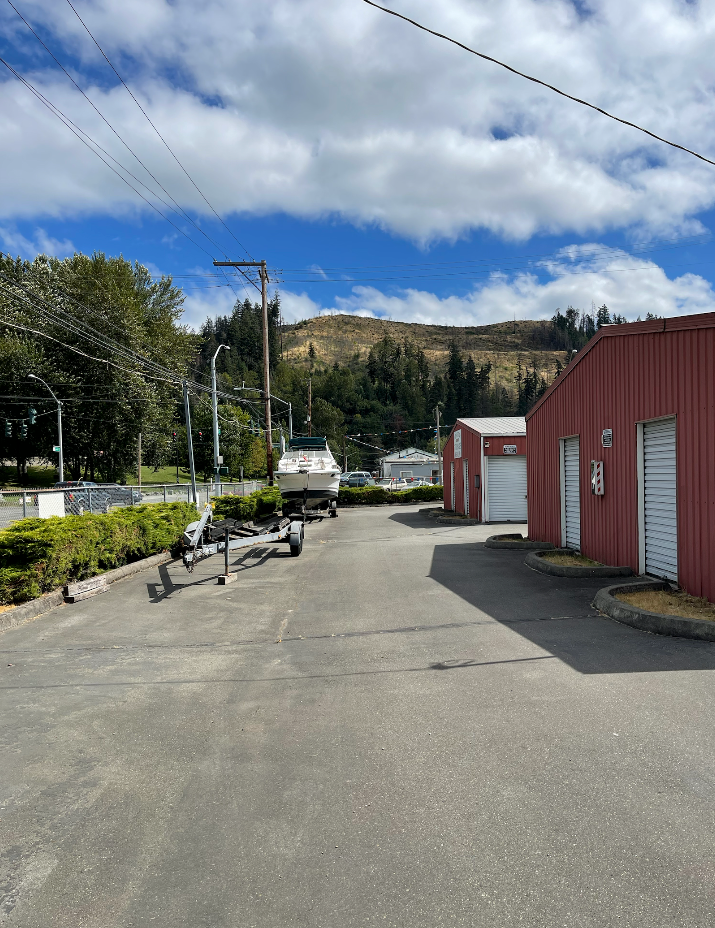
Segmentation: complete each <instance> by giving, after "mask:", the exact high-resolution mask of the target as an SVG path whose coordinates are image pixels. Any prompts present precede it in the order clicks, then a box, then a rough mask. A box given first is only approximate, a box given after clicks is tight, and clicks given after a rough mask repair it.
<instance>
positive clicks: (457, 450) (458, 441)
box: [454, 429, 462, 458]
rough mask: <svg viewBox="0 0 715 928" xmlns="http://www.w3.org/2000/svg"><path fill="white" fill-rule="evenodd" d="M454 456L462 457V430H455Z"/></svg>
mask: <svg viewBox="0 0 715 928" xmlns="http://www.w3.org/2000/svg"><path fill="white" fill-rule="evenodd" d="M454 456H455V458H461V457H462V430H461V429H457V431H456V432H455V433H454Z"/></svg>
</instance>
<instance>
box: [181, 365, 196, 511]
mask: <svg viewBox="0 0 715 928" xmlns="http://www.w3.org/2000/svg"><path fill="white" fill-rule="evenodd" d="M183 386H184V415H185V416H186V444H187V445H188V448H189V472H190V474H191V498H192V499H193V501H194V506H195V505H196V502H197V500H196V468H195V467H194V441H193V438H192V437H191V408H190V407H189V385H188V384H187V382H186V381H184V382H183Z"/></svg>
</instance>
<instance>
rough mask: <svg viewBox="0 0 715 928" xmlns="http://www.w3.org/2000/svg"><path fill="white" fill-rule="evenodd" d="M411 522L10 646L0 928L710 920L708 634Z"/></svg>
mask: <svg viewBox="0 0 715 928" xmlns="http://www.w3.org/2000/svg"><path fill="white" fill-rule="evenodd" d="M417 509H418V507H414V508H411V507H410V508H408V507H400V508H399V509H391V508H374V509H365V510H357V509H355V510H347V511H344V512H341V515H340V518H339V519H337V520H326V521H325V522H323V523H322V524H319V525H311V526H309V527H308V529H307V534H306V544H305V547H304V549H303V554H302V556H301V557H300V558H291V557H290V556H289V553H288V548H287V546H279V547H276V548H264V549H255V550H253V551H252V552H250V553H249V554H248V555H244V556H243V557H241V558H240V559H237V560H236V562H235V567H236V569H237V570H238V571H239V579H238V582H237V583H235V584H231V585H229V586H227V587H219V586H217V585H216V583H215V574H216V573H218V572H220V570H221V568H222V562H221V560H220V559H218V558H214V559H213V560H209V561H207V562H204V563H202V564H201V565H200V566H199V567H198V568H197V570H196V572H195V573H194V574H193V575H191V576H189V575H188V574H186V572H185V571H184V569H183V567H182V566H181V565H178V564H172V565H163V566H161V567H159V568H158V569H156V570H152V571H147V572H146V573H143V574H139V575H137V576H136V577H133V578H130V579H127V580H123V581H120V582H118V583H116V584H113V585H112V587H111V589H110V592H109V593H107V594H105V595H103V596H100V597H97V598H96V599H92V600H88V601H86V602H83V603H79V604H77V605H74V606H63V607H60V608H59V609H56V610H54V611H53V612H51V613H49V614H48V615H45V616H42V617H41V618H39V619H37V620H35V621H33V622H30V623H28V624H26V625H24V626H21V627H19V628H15V629H11V630H9V631H7V632H5V633H4V634H2V635H0V652H1V653H0V746H1V748H2V750H1V753H0V848H1V849H2V857H1V858H0V925H3V926H4V925H8V926H13V928H16V926H17V928H20V926H21V928H55V926H57V928H120V926H121V928H129V926H155V928H204V926H205V928H224V926H225V928H244V926H245V928H251V926H254V928H284V926H285V928H302V926H310V928H365V926H371V925H381V926H400V928H436V926H442V925H444V926H460V928H461V926H464V928H467V926H469V928H473V926H479V928H482V926H483V928H512V926H513V928H516V926H520V928H521V926H533V928H563V926H566V928H606V926H608V928H610V926H619V928H626V926H628V928H631V926H633V928H635V926H638V928H658V926H668V928H673V926H677V928H705V926H707V925H710V924H715V821H714V818H715V775H714V773H713V760H712V759H713V756H715V736H714V723H713V717H714V713H713V709H712V706H713V682H714V681H715V676H714V675H713V670H714V669H715V645H712V644H708V643H704V642H695V641H684V640H677V639H661V638H657V637H654V636H649V635H646V634H644V633H641V632H638V631H635V630H632V629H629V628H626V627H624V626H620V625H617V624H615V623H613V622H611V621H610V620H607V619H604V618H602V617H600V616H597V615H596V614H595V613H594V611H593V610H592V608H591V607H590V603H591V601H592V598H593V593H594V592H595V590H596V589H598V588H599V586H600V585H602V581H601V582H599V581H573V580H563V579H559V578H555V577H548V576H546V575H543V574H537V573H536V572H534V571H531V570H529V569H528V568H526V567H524V565H523V559H524V558H523V554H522V553H520V552H511V551H493V550H489V549H486V548H484V547H483V545H482V544H481V543H480V542H482V541H483V540H484V539H485V538H486V537H487V536H488V535H491V534H494V533H495V532H497V531H499V527H494V526H490V527H488V528H483V527H481V526H475V527H457V528H452V527H447V526H440V525H436V524H435V523H434V521H432V520H427V519H425V518H424V517H423V516H421V515H420V514H419V513H418V511H417ZM512 530H513V529H512Z"/></svg>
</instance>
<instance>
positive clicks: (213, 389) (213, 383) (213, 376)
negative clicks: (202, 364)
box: [211, 345, 231, 493]
mask: <svg viewBox="0 0 715 928" xmlns="http://www.w3.org/2000/svg"><path fill="white" fill-rule="evenodd" d="M222 348H225V349H226V351H230V350H231V347H230V345H219V346H218V348H217V349H216V351H215V352H214V356H213V357H212V358H211V403H212V406H213V422H214V486H215V488H216V492H217V493H218V488H219V477H218V466H219V465H218V405H217V400H216V356H217V355H218V353H219V351H220V350H221V349H222Z"/></svg>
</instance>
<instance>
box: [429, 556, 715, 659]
mask: <svg viewBox="0 0 715 928" xmlns="http://www.w3.org/2000/svg"><path fill="white" fill-rule="evenodd" d="M524 557H525V554H524V552H522V551H500V550H495V549H492V548H485V547H484V545H483V544H474V543H472V544H449V545H437V546H436V547H435V549H434V554H433V558H432V566H431V570H430V574H429V576H430V577H432V578H433V579H434V580H436V581H437V582H438V583H440V584H441V585H442V586H444V587H446V588H447V589H449V590H451V591H452V592H453V593H456V594H457V595H458V596H460V597H461V598H462V599H463V600H464V601H465V602H467V603H469V604H470V605H471V606H474V607H475V608H476V609H479V610H480V611H481V612H483V613H486V615H488V616H489V617H491V618H492V619H493V620H495V621H497V622H499V623H500V624H502V625H505V626H507V627H509V628H511V629H512V630H513V631H514V632H517V633H518V634H519V635H521V636H522V637H524V638H526V639H528V640H529V641H531V642H532V643H533V644H535V645H537V646H538V647H540V648H543V649H544V650H545V651H548V652H549V654H553V655H554V656H555V657H557V658H559V659H560V660H562V661H564V663H566V664H568V665H569V666H570V667H572V668H573V669H574V670H577V671H578V672H579V673H584V674H592V673H648V672H653V671H656V672H662V671H671V670H715V644H713V643H711V642H707V641H692V640H690V639H686V638H669V637H664V636H660V635H650V634H648V633H647V632H642V631H639V630H638V629H634V628H630V627H629V626H627V625H620V624H619V623H618V622H614V621H613V620H611V619H609V618H606V617H605V616H602V615H600V614H599V613H598V612H597V611H596V610H595V609H594V608H593V606H592V605H591V604H592V602H593V599H594V597H595V595H596V591H597V590H599V589H601V588H602V587H604V586H608V585H609V583H615V582H617V580H612V581H609V580H604V579H593V580H591V579H568V578H564V577H551V576H549V575H548V574H542V573H539V572H538V571H535V570H531V569H530V568H529V567H526V565H525V564H524ZM444 669H448V668H446V667H445V668H444Z"/></svg>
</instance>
